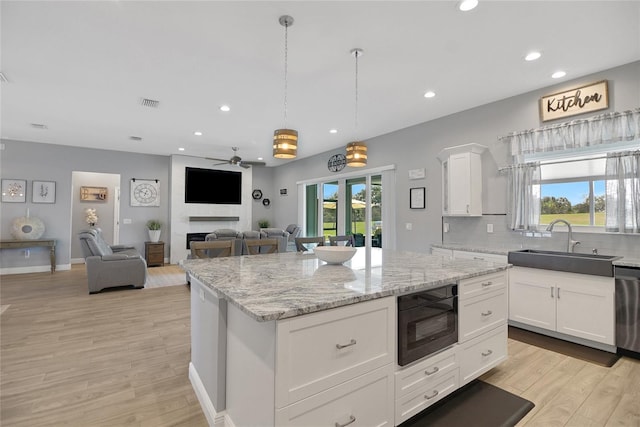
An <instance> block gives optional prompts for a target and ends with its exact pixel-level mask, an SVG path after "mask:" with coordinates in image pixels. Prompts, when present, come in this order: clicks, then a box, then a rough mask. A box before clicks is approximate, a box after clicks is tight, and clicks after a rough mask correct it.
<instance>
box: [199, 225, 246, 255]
mask: <svg viewBox="0 0 640 427" xmlns="http://www.w3.org/2000/svg"><path fill="white" fill-rule="evenodd" d="M204 240H205V241H207V242H210V241H214V240H233V241H234V245H235V246H234V251H235V252H234V253H233V254H232V255H236V256H238V255H242V233H240V232H239V231H236V230H233V229H230V228H220V229H218V230H215V231H214V232H213V233H209V234H207V235H206V237H205V238H204Z"/></svg>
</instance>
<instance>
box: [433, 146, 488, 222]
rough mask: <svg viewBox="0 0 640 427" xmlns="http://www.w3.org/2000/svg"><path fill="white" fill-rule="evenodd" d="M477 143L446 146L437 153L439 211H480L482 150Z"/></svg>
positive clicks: (454, 213)
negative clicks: (439, 165)
mask: <svg viewBox="0 0 640 427" xmlns="http://www.w3.org/2000/svg"><path fill="white" fill-rule="evenodd" d="M485 150H486V147H484V146H482V145H480V144H466V145H461V146H457V147H451V148H446V149H444V150H443V151H441V152H440V154H438V158H439V159H440V161H441V162H442V214H443V215H445V216H481V215H482V152H483V151H485Z"/></svg>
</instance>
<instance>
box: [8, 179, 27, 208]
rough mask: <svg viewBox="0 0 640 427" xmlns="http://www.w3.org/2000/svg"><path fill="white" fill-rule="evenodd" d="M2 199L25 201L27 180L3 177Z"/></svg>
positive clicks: (10, 201) (16, 201)
mask: <svg viewBox="0 0 640 427" xmlns="http://www.w3.org/2000/svg"><path fill="white" fill-rule="evenodd" d="M2 201H3V202H9V203H25V202H26V201H27V181H26V180H24V179H3V180H2Z"/></svg>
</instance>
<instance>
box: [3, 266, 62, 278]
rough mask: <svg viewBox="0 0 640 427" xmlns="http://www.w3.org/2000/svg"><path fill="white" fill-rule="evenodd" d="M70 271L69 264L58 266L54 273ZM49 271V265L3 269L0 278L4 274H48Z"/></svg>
mask: <svg viewBox="0 0 640 427" xmlns="http://www.w3.org/2000/svg"><path fill="white" fill-rule="evenodd" d="M65 270H71V264H58V265H56V271H65ZM50 271H51V265H49V264H47V265H33V266H29V267H5V268H0V276H4V275H5V274H27V273H48V272H50Z"/></svg>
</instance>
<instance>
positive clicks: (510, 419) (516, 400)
mask: <svg viewBox="0 0 640 427" xmlns="http://www.w3.org/2000/svg"><path fill="white" fill-rule="evenodd" d="M534 406H535V405H534V404H533V403H531V402H529V401H528V400H525V399H523V398H521V397H519V396H516V395H515V394H511V393H509V392H507V391H504V390H502V389H501V388H498V387H495V386H493V385H491V384H488V383H485V382H483V381H480V380H476V381H473V382H471V383H469V384H467V385H466V386H464V387H463V388H461V389H460V390H457V391H455V392H453V393H452V394H451V395H450V396H447V397H445V398H444V399H442V400H441V401H440V402H438V403H436V404H434V405H433V406H431V407H429V408H427V409H426V410H425V411H423V412H421V413H420V414H418V415H416V416H414V417H413V418H411V419H409V420H407V421H405V422H404V423H402V424H400V426H401V427H427V426H428V427H471V426H473V427H507V426H509V427H510V426H514V425H516V424H517V423H518V421H520V420H521V419H522V418H523V417H524V416H525V415H526V414H527V413H528V412H529V411H530V410H531V409H532V408H533V407H534Z"/></svg>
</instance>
